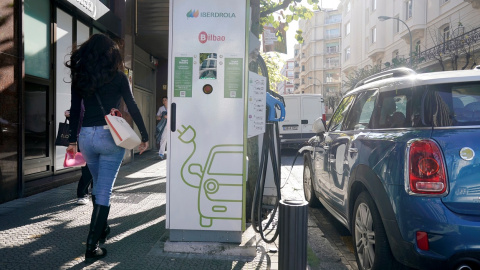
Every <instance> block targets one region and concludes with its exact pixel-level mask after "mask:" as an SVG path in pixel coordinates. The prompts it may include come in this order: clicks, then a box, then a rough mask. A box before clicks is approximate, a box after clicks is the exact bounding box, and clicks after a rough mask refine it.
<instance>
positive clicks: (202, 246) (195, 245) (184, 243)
mask: <svg viewBox="0 0 480 270" xmlns="http://www.w3.org/2000/svg"><path fill="white" fill-rule="evenodd" d="M183 232H187V231H183ZM188 232H189V234H190V233H192V231H188ZM172 233H173V235H174V237H175V238H176V237H178V235H177V234H178V233H179V232H178V231H177V232H175V230H170V238H169V240H168V241H166V242H165V244H164V248H163V251H164V252H172V253H190V254H208V255H221V256H240V257H255V256H256V254H257V234H256V233H255V231H254V230H253V228H252V226H249V227H247V230H245V231H244V232H243V233H241V232H238V233H239V234H240V235H239V240H238V241H235V242H232V241H230V242H226V241H223V242H222V241H217V240H215V241H216V242H201V241H200V242H199V241H196V240H182V239H180V240H173V239H175V238H172ZM206 233H209V232H208V231H197V232H196V234H197V236H199V235H201V234H206ZM211 233H215V234H218V233H219V232H217V231H212V232H211ZM224 233H225V232H224ZM228 233H229V235H230V237H231V236H233V235H232V234H233V233H235V234H236V233H237V232H228ZM215 237H218V236H215ZM215 237H214V236H212V235H208V236H206V238H208V240H209V241H211V239H214V238H215ZM229 239H230V238H229ZM177 241H181V242H177ZM204 241H205V240H204Z"/></svg>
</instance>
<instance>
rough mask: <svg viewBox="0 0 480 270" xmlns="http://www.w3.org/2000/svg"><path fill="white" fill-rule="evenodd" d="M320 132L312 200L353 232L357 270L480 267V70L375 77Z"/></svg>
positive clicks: (308, 169) (307, 188)
mask: <svg viewBox="0 0 480 270" xmlns="http://www.w3.org/2000/svg"><path fill="white" fill-rule="evenodd" d="M314 132H315V133H316V136H314V137H312V138H311V139H310V140H309V145H308V146H307V147H304V148H303V149H302V151H303V154H304V155H303V156H304V175H303V187H304V194H305V199H306V200H307V201H308V202H309V204H310V206H312V207H313V206H319V205H320V204H321V205H322V206H323V207H325V208H326V209H327V210H328V211H329V212H330V213H331V214H332V215H333V216H334V217H335V218H336V219H338V220H339V221H340V222H341V223H342V224H343V225H345V227H347V228H348V229H349V230H350V232H351V234H352V238H353V245H354V251H355V257H356V260H357V264H358V266H359V269H382V270H383V269H401V268H404V267H405V266H407V267H411V268H414V269H459V270H468V269H480V70H467V71H449V72H434V73H424V74H417V73H415V72H414V71H413V70H410V69H406V68H400V69H394V70H390V71H385V72H382V73H379V74H376V75H374V76H372V77H369V78H367V79H365V80H363V81H361V82H359V83H358V84H357V85H356V87H355V89H353V90H351V91H350V92H348V93H346V95H345V96H344V97H343V99H342V101H341V102H340V104H339V106H338V107H337V109H336V111H335V113H334V114H333V116H332V118H331V119H330V121H329V122H328V125H326V124H325V123H324V122H323V121H322V120H321V119H317V120H316V121H315V123H314ZM477 153H478V155H477Z"/></svg>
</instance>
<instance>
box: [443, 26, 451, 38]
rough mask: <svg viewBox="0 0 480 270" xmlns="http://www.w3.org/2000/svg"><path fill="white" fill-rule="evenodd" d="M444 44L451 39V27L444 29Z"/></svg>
mask: <svg viewBox="0 0 480 270" xmlns="http://www.w3.org/2000/svg"><path fill="white" fill-rule="evenodd" d="M442 37H443V42H446V41H448V40H449V39H450V26H446V27H444V28H443V29H442Z"/></svg>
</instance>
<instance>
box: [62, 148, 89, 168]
mask: <svg viewBox="0 0 480 270" xmlns="http://www.w3.org/2000/svg"><path fill="white" fill-rule="evenodd" d="M86 164H87V162H85V159H84V158H83V156H82V153H80V152H77V153H76V154H75V155H74V154H73V153H72V152H68V151H67V152H66V153H65V160H64V161H63V167H83V166H85V165H86Z"/></svg>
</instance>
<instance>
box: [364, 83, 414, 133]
mask: <svg viewBox="0 0 480 270" xmlns="http://www.w3.org/2000/svg"><path fill="white" fill-rule="evenodd" d="M411 101H412V90H411V89H398V90H395V91H389V92H385V93H382V94H380V97H379V101H378V104H377V106H376V108H377V111H376V112H375V117H376V119H375V121H373V120H372V122H373V126H374V128H402V127H411V126H412V121H408V120H407V119H410V118H407V117H411V116H410V115H411V114H412V113H411V112H410V113H408V112H407V108H409V107H410V108H411V106H412V105H409V102H411ZM410 110H411V109H410Z"/></svg>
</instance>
